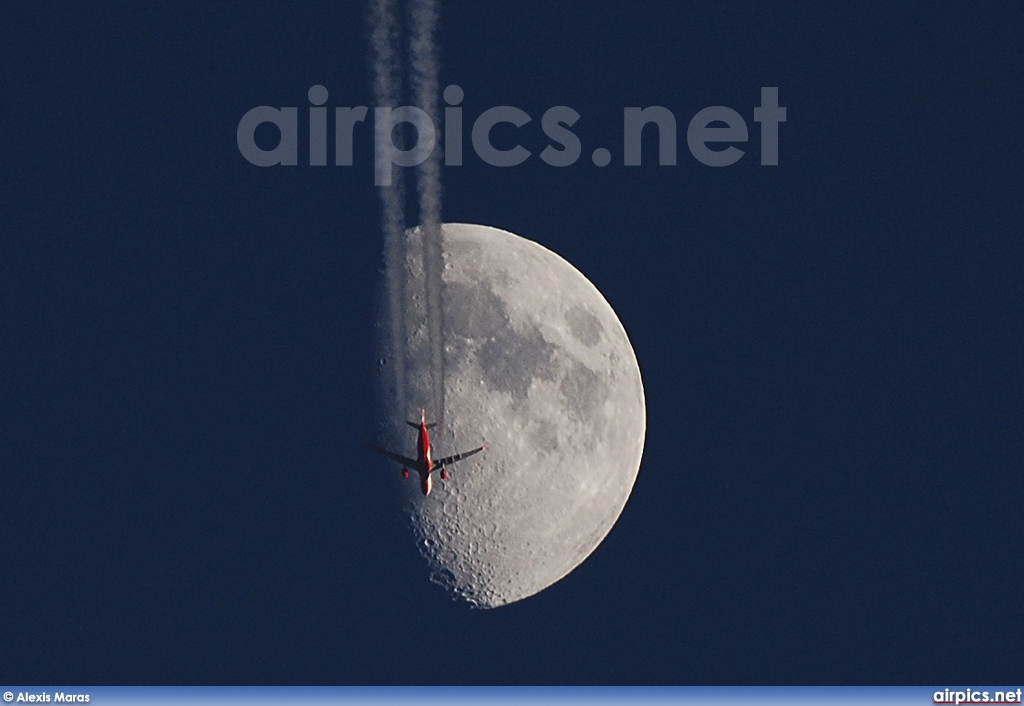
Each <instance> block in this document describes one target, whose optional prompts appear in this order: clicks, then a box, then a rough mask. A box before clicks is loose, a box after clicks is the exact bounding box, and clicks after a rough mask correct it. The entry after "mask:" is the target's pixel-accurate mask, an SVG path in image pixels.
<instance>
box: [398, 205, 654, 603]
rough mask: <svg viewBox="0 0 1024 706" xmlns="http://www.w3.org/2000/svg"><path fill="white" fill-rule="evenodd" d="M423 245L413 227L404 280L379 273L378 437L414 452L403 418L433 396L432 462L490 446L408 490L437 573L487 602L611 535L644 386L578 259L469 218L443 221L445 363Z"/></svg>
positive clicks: (637, 446) (627, 483) (416, 526)
mask: <svg viewBox="0 0 1024 706" xmlns="http://www.w3.org/2000/svg"><path fill="white" fill-rule="evenodd" d="M422 241H423V238H422V233H421V232H420V230H419V229H411V230H409V231H407V232H406V234H405V242H404V253H403V254H402V256H401V257H400V258H397V259H394V260H392V261H391V265H390V266H391V267H392V268H394V267H398V266H400V267H402V270H403V271H402V273H401V274H402V276H401V277H400V278H396V277H393V276H388V275H389V274H394V273H393V272H392V273H385V277H384V282H385V284H384V287H383V290H384V292H383V299H382V302H383V304H382V307H383V311H382V313H381V316H380V317H378V325H379V327H380V333H381V335H380V341H381V354H382V355H381V359H380V360H381V366H380V368H379V370H380V371H381V373H380V389H381V392H382V397H381V402H382V405H381V407H380V409H381V411H382V415H381V422H382V424H381V429H382V432H381V436H382V437H383V439H382V440H383V441H384V442H385V443H388V444H391V447H392V448H394V449H395V450H396V451H398V452H400V453H405V454H407V455H411V456H415V438H414V437H415V435H414V434H412V433H411V431H412V430H410V429H409V428H408V427H407V426H405V423H404V422H405V420H406V419H416V420H418V419H419V408H420V407H421V406H424V407H427V416H428V420H429V419H430V418H436V417H437V416H438V415H439V414H443V419H439V420H438V421H439V422H440V423H439V425H438V427H437V428H436V429H434V430H433V431H432V435H431V440H432V442H433V446H434V456H435V457H440V456H447V455H451V454H453V453H455V452H458V451H463V450H466V449H471V448H475V447H477V446H480V444H481V442H486V443H487V450H486V451H485V452H484V453H481V454H477V455H475V456H473V457H472V458H470V459H467V460H465V461H462V462H460V463H457V464H455V465H453V466H450V467H449V473H450V478H449V479H448V480H447V481H441V482H438V479H435V484H434V490H433V492H432V493H431V494H430V495H429V496H427V497H423V496H422V495H419V494H418V492H417V488H418V484H417V483H413V482H411V481H410V482H408V483H405V484H403V486H402V487H403V488H404V489H405V490H404V493H405V507H406V509H407V511H408V513H409V517H410V520H411V524H412V527H413V530H414V532H415V535H416V538H417V542H418V545H419V548H420V551H421V553H422V554H423V555H424V556H425V557H426V559H427V561H428V563H429V566H430V573H431V580H432V581H434V582H435V583H439V584H441V585H443V586H444V587H445V588H447V589H448V591H449V592H450V594H451V595H452V596H453V597H455V598H461V599H463V600H465V601H467V602H469V603H470V604H472V605H473V606H476V607H481V608H494V607H498V606H502V605H506V604H508V603H512V602H515V601H519V600H522V599H524V598H527V597H529V596H532V595H534V594H536V593H538V592H540V591H542V590H544V589H545V588H547V587H548V586H551V585H552V584H553V583H555V582H556V581H559V580H560V579H562V578H563V577H565V576H566V575H568V574H569V573H570V572H571V571H572V570H573V569H575V568H576V567H577V566H579V565H580V564H581V563H582V562H583V561H584V560H585V559H586V558H587V557H588V556H589V555H590V554H591V553H592V552H593V551H594V550H595V549H596V548H597V546H598V545H599V544H600V543H601V542H602V540H603V539H604V538H605V537H606V536H607V535H608V533H609V531H610V530H611V528H612V526H613V525H614V524H615V522H616V520H617V519H618V518H619V515H620V514H621V512H622V510H623V507H624V506H625V504H626V501H627V499H628V498H629V494H630V492H631V490H632V488H633V484H634V482H635V480H636V478H637V474H638V471H639V468H640V460H641V456H642V455H643V446H644V434H645V429H646V412H645V405H644V392H643V384H642V382H641V379H640V369H639V366H638V365H637V360H636V356H635V354H634V352H633V348H632V346H631V345H630V342H629V339H628V337H627V336H626V332H625V329H624V328H623V326H622V324H621V323H620V321H619V319H618V317H617V316H616V315H615V312H614V311H613V310H612V308H611V306H610V305H609V304H608V302H607V301H606V300H605V299H604V297H603V296H601V293H600V292H598V290H597V288H596V287H595V286H594V285H593V284H591V283H590V281H588V280H587V279H586V277H584V276H583V275H582V274H581V273H580V272H579V271H578V270H577V269H576V268H574V267H573V266H572V265H570V264H569V263H568V262H566V261H565V260H564V259H562V258H561V257H559V256H558V255H556V254H555V253H553V252H551V251H550V250H548V249H546V248H544V247H543V246H541V245H539V244H537V243H535V242H532V241H530V240H527V239H525V238H522V237H519V236H517V235H514V234H512V233H509V232H506V231H503V230H499V229H497V228H491V227H488V226H481V225H469V224H462V223H447V224H443V225H442V226H441V242H442V248H441V251H442V257H443V263H444V264H443V268H441V273H440V276H441V280H442V282H441V285H440V288H441V297H440V301H441V304H442V306H441V311H442V313H443V314H442V315H443V326H442V327H441V330H442V331H443V345H444V348H443V361H442V365H443V367H442V369H441V370H438V363H437V357H436V356H435V357H434V362H433V363H431V353H430V350H431V346H430V342H429V341H428V340H426V339H427V337H428V332H429V330H430V327H429V326H427V325H426V324H427V322H426V317H427V315H428V310H427V306H426V303H425V302H426V301H427V300H428V299H429V296H428V291H427V290H428V289H429V286H430V283H429V282H425V281H424V279H425V278H424V267H423V257H424V256H423V246H422ZM396 282H400V283H401V285H400V286H401V291H400V292H396V291H393V290H394V289H395V287H396V285H395V283H396ZM388 302H391V307H392V308H391V309H390V313H389V311H388ZM396 324H398V326H397V327H396ZM435 330H436V329H435ZM435 350H436V349H435ZM396 369H397V370H400V371H401V372H400V377H401V378H402V380H399V381H398V382H396ZM434 378H439V379H443V382H442V384H441V386H440V387H438V386H437V385H434V384H433V383H434ZM399 388H402V389H399ZM438 390H440V393H438ZM439 394H441V395H443V402H440V404H441V405H442V406H443V410H440V411H439V410H437V409H432V408H431V406H432V405H437V404H439V401H438V400H437V399H436V398H437V397H438V395H439ZM399 403H402V404H403V405H404V407H403V408H400V407H399ZM398 475H399V473H398V472H397V470H396V472H395V476H396V477H397V476H398Z"/></svg>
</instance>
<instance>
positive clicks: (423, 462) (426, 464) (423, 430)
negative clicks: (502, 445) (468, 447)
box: [367, 408, 487, 495]
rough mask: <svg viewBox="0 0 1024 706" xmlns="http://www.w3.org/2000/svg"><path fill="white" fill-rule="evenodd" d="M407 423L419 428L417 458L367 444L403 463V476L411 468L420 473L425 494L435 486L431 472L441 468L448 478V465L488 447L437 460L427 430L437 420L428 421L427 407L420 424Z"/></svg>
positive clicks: (423, 411) (433, 425) (442, 476)
mask: <svg viewBox="0 0 1024 706" xmlns="http://www.w3.org/2000/svg"><path fill="white" fill-rule="evenodd" d="M406 424H408V425H409V426H411V427H412V428H413V429H417V430H419V439H418V441H417V444H416V458H415V459H412V458H408V457H406V456H401V455H399V454H396V453H392V452H391V451H388V450H387V449H382V448H380V447H379V446H374V445H373V444H367V446H369V447H370V448H371V449H373V450H374V451H376V452H377V453H379V454H382V455H384V456H387V457H388V458H390V459H391V460H392V461H397V462H398V463H400V464H402V477H403V478H408V477H409V469H410V468H412V469H413V470H415V471H416V472H417V473H419V476H420V490H422V491H423V494H424V495H430V491H431V489H433V487H434V482H433V480H432V478H431V474H432V473H433V472H434V471H437V470H440V471H441V480H448V471H447V470H446V467H447V466H450V465H452V464H453V463H456V462H458V461H461V460H462V459H464V458H468V457H469V456H472V455H473V454H475V453H480V452H481V451H483V450H485V449H486V448H487V444H484V445H483V446H481V447H480V448H477V449H473V450H472V451H463V452H462V453H457V454H455V455H453V456H448V457H446V458H440V459H437V460H435V459H434V458H433V457H432V455H431V454H432V451H433V449H432V448H431V446H430V434H429V433H428V432H427V430H428V429H433V428H434V427H435V426H436V422H432V423H430V424H428V423H427V410H426V409H425V408H423V409H420V421H419V424H417V423H416V422H406Z"/></svg>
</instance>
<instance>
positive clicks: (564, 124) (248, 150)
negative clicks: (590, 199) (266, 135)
mask: <svg viewBox="0 0 1024 706" xmlns="http://www.w3.org/2000/svg"><path fill="white" fill-rule="evenodd" d="M308 97H309V102H310V103H311V106H310V108H309V165H310V166H326V165H327V122H328V121H327V108H326V107H323V104H324V103H326V102H327V97H328V93H327V89H326V88H324V87H323V86H320V85H316V86H313V87H312V88H310V89H309V92H308ZM463 98H464V93H463V90H462V89H461V88H460V87H459V86H456V85H454V84H453V85H450V86H448V87H447V88H445V89H444V100H445V103H446V104H447V107H446V108H445V110H444V139H443V141H442V142H443V159H444V164H445V166H458V165H461V164H462V163H463V122H464V118H463V114H462V113H463V110H462V108H461V107H460V106H459V104H460V103H462V100H463ZM368 112H369V109H368V108H367V107H366V106H356V107H351V108H350V107H337V108H335V109H334V164H335V165H336V166H351V165H352V163H353V143H354V140H355V133H356V126H357V125H358V124H359V123H362V122H364V121H365V120H366V116H367V114H368ZM753 118H754V122H756V123H760V126H761V129H760V138H761V164H762V165H766V166H769V165H770V166H775V165H778V163H779V123H784V122H786V109H785V108H784V107H781V106H779V89H778V88H777V87H774V86H772V87H762V88H761V105H759V106H756V107H755V108H754V115H753ZM579 119H580V114H579V113H578V112H576V111H575V110H573V109H572V108H570V107H568V106H564V105H559V106H554V107H552V108H549V109H548V110H547V111H545V113H544V115H543V116H542V117H541V121H540V122H541V128H542V130H543V131H544V135H545V136H546V137H547V138H548V139H549V140H550V141H551V143H552V144H549V145H548V146H547V147H545V148H544V149H543V150H542V151H541V153H540V158H541V160H542V161H544V163H546V164H548V165H550V166H553V167H567V166H569V165H571V164H575V163H576V161H577V160H579V158H580V155H581V154H582V153H583V146H582V144H581V142H580V139H579V137H578V136H577V135H576V134H575V133H574V132H573V131H572V130H570V129H569V128H571V127H572V126H573V125H574V124H575V123H576V121H578V120H579ZM531 120H532V118H531V117H530V115H529V114H528V113H527V112H526V111H524V110H521V109H520V108H516V107H513V106H509V105H499V106H496V107H494V108H489V109H487V110H485V111H483V112H482V113H481V114H480V115H479V116H477V118H476V120H475V121H474V122H473V126H472V129H471V132H470V135H471V138H470V140H471V143H472V145H473V150H474V152H475V153H476V155H477V156H478V157H479V158H480V160H481V161H483V162H484V163H485V164H489V165H491V166H494V167H513V166H516V165H518V164H522V163H523V162H525V161H526V160H527V159H529V158H530V156H531V154H532V153H531V152H530V151H529V150H528V149H526V148H525V147H523V146H522V145H520V144H518V143H517V144H516V145H515V146H513V147H511V148H509V149H498V148H496V147H495V146H494V144H493V143H492V142H491V130H492V129H493V128H494V127H495V126H496V125H499V124H501V123H509V124H511V125H513V126H515V127H516V128H521V127H523V126H524V125H526V124H527V123H529V122H531ZM264 123H269V124H272V125H275V126H276V127H277V129H278V132H279V140H278V143H277V146H276V147H274V148H273V149H263V148H261V147H260V146H259V145H257V144H256V130H257V128H258V127H259V126H260V125H263V124H264ZM373 123H374V126H373V137H374V182H375V183H376V184H377V185H378V186H388V185H390V184H391V180H392V172H393V169H394V167H414V166H417V165H419V164H422V163H423V162H424V161H425V160H426V159H427V158H428V157H429V156H430V154H431V153H432V152H433V151H434V149H435V147H437V143H438V139H437V135H438V131H437V128H436V127H435V125H434V123H433V121H432V120H431V119H430V117H429V116H428V115H427V113H426V112H424V111H423V110H421V109H420V108H417V107H415V106H400V107H397V108H395V107H377V108H374V111H373ZM648 123H654V125H655V126H656V127H657V136H658V164H659V165H674V164H676V119H675V116H674V115H673V114H672V112H671V111H670V110H669V109H668V108H665V107H663V106H649V107H646V108H640V107H630V108H624V109H623V126H622V127H623V133H622V134H623V142H622V148H623V149H622V164H623V165H624V166H629V167H631V166H640V165H641V162H642V152H643V150H642V149H641V145H642V134H643V128H644V126H645V125H647V124H648ZM298 124H299V118H298V108H294V107H284V108H273V107H271V106H267V105H261V106H257V107H255V108H253V109H251V110H249V111H248V112H246V113H245V115H243V116H242V119H241V120H240V121H239V122H238V130H237V135H236V137H237V141H238V149H239V151H240V152H241V153H242V156H243V157H245V159H246V160H248V161H249V162H250V163H252V164H255V165H256V166H259V167H272V166H277V165H283V166H294V165H297V164H298V163H299V160H298V156H299V129H298ZM403 124H408V125H411V126H413V127H414V128H415V133H416V141H415V144H414V145H412V146H411V147H409V148H407V149H406V148H404V145H402V144H401V139H400V140H399V144H397V145H396V144H395V134H394V133H395V127H396V126H400V125H403ZM719 124H720V125H719ZM747 139H748V137H747V122H746V121H745V120H744V119H743V116H742V115H740V114H739V113H738V112H736V111H735V110H733V109H732V108H728V107H726V106H723V105H714V106H710V107H707V108H704V109H703V110H700V111H698V112H697V113H696V114H695V115H694V116H693V118H691V120H690V123H689V125H688V126H687V128H686V145H687V147H689V149H690V154H692V155H693V157H694V158H695V159H696V160H697V161H698V162H700V163H701V164H705V165H707V166H709V167H727V166H729V165H732V164H735V163H736V162H738V161H739V160H740V158H742V157H743V155H744V154H745V152H744V151H743V150H741V149H739V148H738V147H736V146H735V145H734V144H730V145H729V146H727V147H725V148H724V149H712V148H711V147H709V146H708V145H709V144H711V143H744V142H747ZM554 145H557V147H556V146H554ZM591 160H592V161H593V163H594V164H595V165H597V166H598V167H606V166H608V165H609V164H610V163H611V160H612V154H611V152H610V151H609V150H608V149H606V148H604V147H599V148H597V149H595V150H594V151H593V152H592V153H591Z"/></svg>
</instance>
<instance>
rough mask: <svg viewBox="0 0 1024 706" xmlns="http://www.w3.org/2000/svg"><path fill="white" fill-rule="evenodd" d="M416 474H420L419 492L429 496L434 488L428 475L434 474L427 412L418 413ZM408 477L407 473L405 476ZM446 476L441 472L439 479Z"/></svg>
mask: <svg viewBox="0 0 1024 706" xmlns="http://www.w3.org/2000/svg"><path fill="white" fill-rule="evenodd" d="M416 472H417V473H419V474H420V490H422V491H423V494H424V495H430V491H431V490H432V489H433V487H434V481H433V479H431V477H430V474H431V473H433V472H434V459H433V458H432V457H431V449H430V431H429V430H428V429H427V410H425V409H424V410H421V412H420V433H419V439H418V440H417V444H416ZM405 475H406V476H408V473H406V474H405ZM447 476H448V474H447V473H446V472H442V474H441V477H442V478H447Z"/></svg>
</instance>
